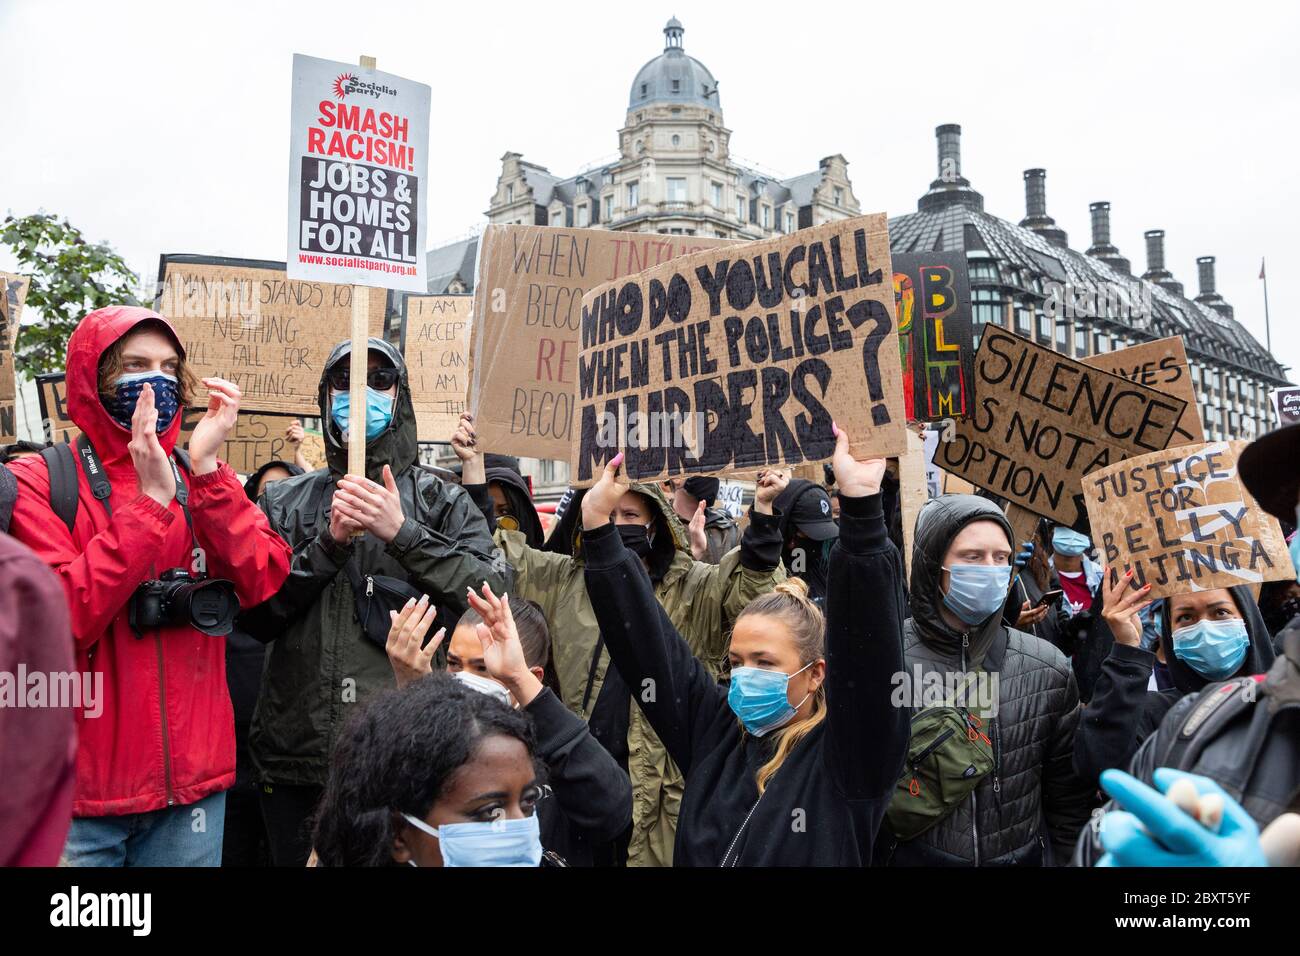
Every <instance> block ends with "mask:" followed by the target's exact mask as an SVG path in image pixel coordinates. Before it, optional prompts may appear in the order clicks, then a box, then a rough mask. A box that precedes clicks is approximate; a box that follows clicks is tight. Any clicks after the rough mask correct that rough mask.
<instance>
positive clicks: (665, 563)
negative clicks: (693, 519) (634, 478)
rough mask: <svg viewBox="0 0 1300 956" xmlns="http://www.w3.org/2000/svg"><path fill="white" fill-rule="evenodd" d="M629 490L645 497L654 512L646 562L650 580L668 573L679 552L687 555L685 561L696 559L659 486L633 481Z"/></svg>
mask: <svg viewBox="0 0 1300 956" xmlns="http://www.w3.org/2000/svg"><path fill="white" fill-rule="evenodd" d="M631 490H632V491H635V492H636V493H637V494H639V495H641V496H642V497H643V498H646V499H648V500H649V501H650V507H651V510H652V511H653V512H654V516H655V518H654V522H655V540H654V544H653V545H651V547H650V560H649V561H648V562H647V564H649V570H650V580H652V581H654V582H655V584H658V583H659V582H660V581H663V580H665V579H666V578H667V577H668V576H669V574H670V573H671V571H672V567H673V564H674V562H675V561H676V559H677V555H678V554H681V555H683V556H684V557H685V558H686V564H689V562H691V561H693V560H695V559H694V558H693V557H692V555H691V544H690V539H689V538H688V537H687V536H686V528H685V526H684V525H683V524H682V520H681V519H680V518H678V517H677V512H675V511H673V506H672V504H671V503H670V502H669V501H668V498H667V496H666V495H665V494H664V493H663V489H661V488H660V487H659V485H657V484H642V483H640V482H634V483H633V484H632V488H631ZM686 564H684V565H683V567H685V566H686ZM674 576H675V575H674Z"/></svg>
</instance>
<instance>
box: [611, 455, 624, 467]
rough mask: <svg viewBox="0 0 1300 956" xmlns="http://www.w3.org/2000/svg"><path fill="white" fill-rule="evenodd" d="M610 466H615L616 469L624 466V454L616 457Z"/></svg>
mask: <svg viewBox="0 0 1300 956" xmlns="http://www.w3.org/2000/svg"><path fill="white" fill-rule="evenodd" d="M610 464H611V465H613V466H614V467H615V468H617V467H618V466H619V465H621V464H623V452H619V453H618V454H617V455H615V456H614V458H613V460H611V461H610Z"/></svg>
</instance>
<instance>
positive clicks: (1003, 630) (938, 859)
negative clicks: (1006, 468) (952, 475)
mask: <svg viewBox="0 0 1300 956" xmlns="http://www.w3.org/2000/svg"><path fill="white" fill-rule="evenodd" d="M981 520H985V521H994V522H996V523H997V524H998V525H1000V526H1001V527H1002V528H1003V529H1004V530H1005V531H1006V533H1007V537H1008V540H1009V539H1010V537H1011V526H1010V525H1009V524H1008V523H1007V520H1006V518H1005V517H1004V516H1003V514H1002V512H1001V511H1000V510H999V509H998V508H997V506H996V505H994V504H992V503H991V502H989V501H987V500H985V499H983V498H978V497H976V496H974V495H944V496H943V497H940V498H934V499H932V500H931V501H929V502H928V503H927V504H926V505H925V507H924V508H922V509H921V513H920V515H919V516H918V519H917V523H916V539H915V542H914V543H913V546H912V582H911V583H912V588H911V607H912V617H911V619H910V620H908V621H907V622H906V624H905V625H904V645H903V653H904V656H905V658H906V664H905V669H906V671H907V672H908V673H909V675H913V678H914V677H915V674H916V671H917V669H918V668H919V670H920V672H921V674H922V675H924V674H927V673H930V672H932V671H933V672H937V673H939V674H941V675H942V674H946V673H953V674H957V673H962V672H966V671H971V670H980V669H982V670H985V671H987V672H989V673H996V674H997V677H998V681H997V690H998V697H997V700H998V709H997V714H996V716H995V717H994V719H993V720H992V721H991V722H990V723H991V731H992V732H991V733H990V737H991V738H992V740H993V744H994V755H995V770H994V772H993V773H991V774H989V775H988V776H986V777H985V778H984V779H983V780H982V781H981V782H980V784H979V786H978V787H977V788H976V789H975V791H974V793H972V794H971V797H970V799H968V800H966V801H964V802H963V803H962V804H961V805H959V806H958V807H957V808H956V810H954V811H953V812H952V813H951V814H950V815H949V816H948V817H947V818H946V819H945V820H943V821H942V822H941V823H939V824H938V825H937V826H935V827H933V828H932V829H930V830H928V831H926V832H925V833H923V834H921V835H920V836H919V837H917V838H915V839H914V840H910V841H908V842H906V843H902V842H899V841H897V840H896V839H895V838H894V837H893V836H892V835H891V834H890V833H889V832H888V826H889V825H888V823H886V824H885V825H884V827H882V830H881V834H880V839H879V840H878V841H877V844H876V846H877V853H878V855H877V859H878V860H880V861H881V862H885V863H888V864H890V865H894V866H918V865H919V866H971V865H975V866H1012V865H1020V866H1024V865H1043V864H1045V863H1048V862H1055V863H1058V864H1064V863H1065V862H1067V861H1068V860H1069V858H1070V853H1071V851H1072V850H1073V847H1074V840H1075V837H1076V836H1078V833H1079V829H1080V827H1082V826H1083V825H1084V824H1085V823H1086V822H1087V819H1088V811H1089V809H1090V806H1091V791H1090V788H1089V787H1088V786H1087V785H1086V784H1084V783H1082V782H1081V781H1080V780H1079V778H1078V777H1077V776H1076V775H1075V773H1074V768H1073V766H1072V763H1073V761H1072V756H1073V752H1074V732H1075V727H1076V726H1077V724H1078V721H1079V695H1078V692H1077V691H1076V689H1075V686H1074V676H1073V674H1072V673H1071V671H1070V662H1069V661H1067V660H1066V659H1065V656H1064V655H1063V654H1062V653H1061V652H1060V651H1059V650H1057V649H1056V648H1055V647H1053V646H1052V645H1051V644H1049V643H1047V642H1046V641H1043V640H1039V639H1038V638H1036V637H1032V636H1031V635H1029V634H1025V633H1023V632H1021V631H1017V630H1014V629H1012V628H1009V627H1006V626H1005V625H1004V624H1003V623H1002V615H1001V610H1002V609H1001V608H999V609H998V611H997V612H995V613H994V614H992V615H990V616H989V618H988V620H986V621H985V622H984V623H982V624H979V625H977V626H975V627H972V628H971V629H970V630H969V631H966V632H959V631H954V630H953V629H952V628H950V627H949V626H948V625H947V624H946V623H944V620H943V616H942V614H941V611H940V608H941V607H942V605H943V593H942V590H941V581H942V573H943V558H944V555H945V554H946V553H947V551H948V546H949V545H950V544H951V543H952V539H953V538H955V537H956V536H957V534H958V532H960V531H961V529H962V528H964V527H965V526H966V525H968V524H970V523H971V522H972V521H981ZM986 729H990V728H987V727H986ZM1049 841H1050V844H1051V850H1052V853H1051V854H1050V856H1049V855H1048V854H1047V853H1046V852H1045V851H1046V849H1047V844H1048V842H1049Z"/></svg>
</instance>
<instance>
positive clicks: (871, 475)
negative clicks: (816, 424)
mask: <svg viewBox="0 0 1300 956" xmlns="http://www.w3.org/2000/svg"><path fill="white" fill-rule="evenodd" d="M831 431H832V432H834V433H835V454H834V456H833V457H832V458H831V467H832V468H834V469H835V487H836V488H838V489H839V491H840V494H841V495H843V496H844V497H845V498H867V497H870V496H871V495H876V494H879V493H880V482H881V481H882V480H883V479H884V477H885V459H883V458H868V459H867V460H866V461H858V460H857V459H855V458H854V457H853V456H852V455H851V454H849V433H848V432H846V431H845V430H844V429H843V428H840V427H839V426H838V425H836V424H835V423H834V422H832V423H831Z"/></svg>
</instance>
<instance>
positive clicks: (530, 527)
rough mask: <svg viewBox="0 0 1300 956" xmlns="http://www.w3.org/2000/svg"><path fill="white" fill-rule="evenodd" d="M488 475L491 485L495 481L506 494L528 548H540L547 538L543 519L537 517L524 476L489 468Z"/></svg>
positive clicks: (505, 470) (504, 469)
mask: <svg viewBox="0 0 1300 956" xmlns="http://www.w3.org/2000/svg"><path fill="white" fill-rule="evenodd" d="M486 474H487V480H488V484H489V485H490V484H492V482H494V481H495V482H496V483H497V484H499V485H500V486H501V490H502V491H503V492H505V496H506V499H507V500H508V501H509V502H510V508H511V510H512V511H514V513H515V516H516V517H517V518H518V519H519V530H520V531H522V532H523V534H524V537H525V538H526V539H528V547H530V548H540V547H541V546H542V541H543V539H544V537H545V536H544V535H543V533H542V519H541V518H539V517H537V509H536V508H535V507H534V506H533V498H532V495H530V494H529V493H528V482H527V481H526V480H524V477H523V475H521V474H519V472H517V471H514V470H512V469H510V468H488V469H487V471H486Z"/></svg>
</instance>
